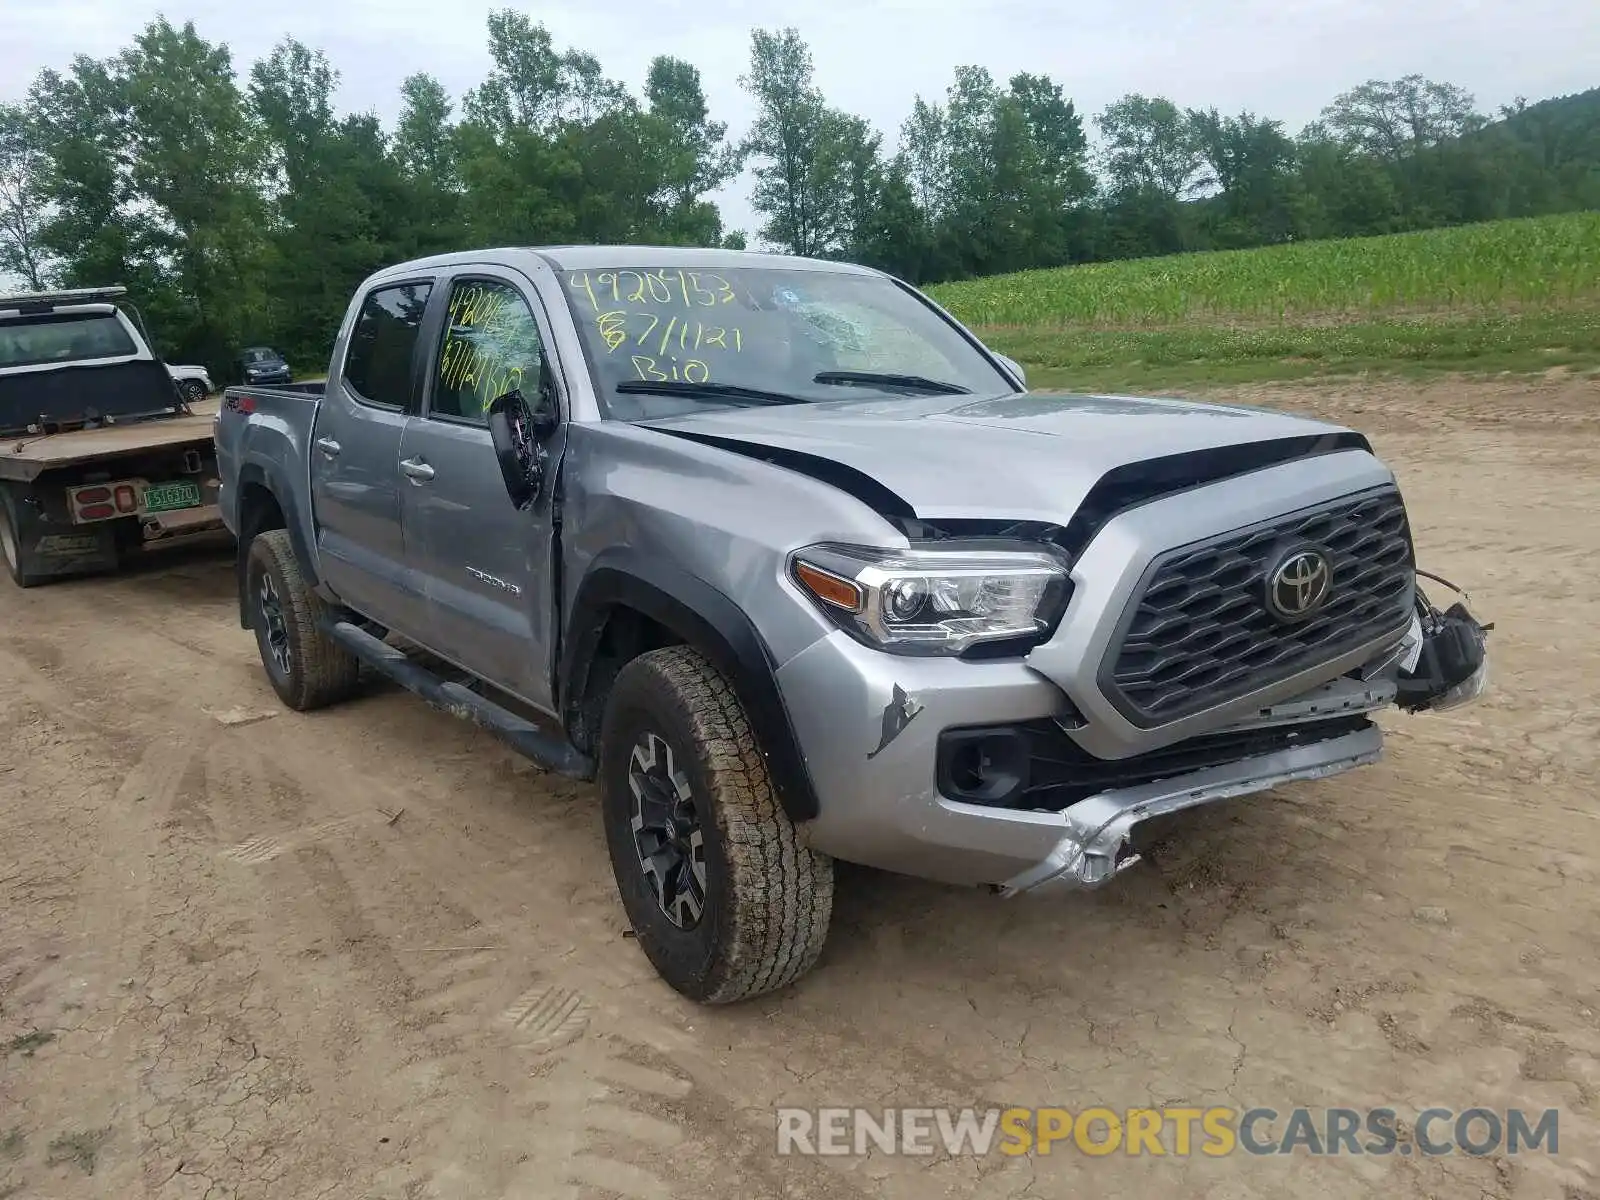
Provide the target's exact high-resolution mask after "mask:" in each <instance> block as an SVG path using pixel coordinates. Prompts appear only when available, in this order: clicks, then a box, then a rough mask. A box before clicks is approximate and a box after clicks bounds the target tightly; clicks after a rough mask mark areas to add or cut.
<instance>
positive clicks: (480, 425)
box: [400, 271, 565, 709]
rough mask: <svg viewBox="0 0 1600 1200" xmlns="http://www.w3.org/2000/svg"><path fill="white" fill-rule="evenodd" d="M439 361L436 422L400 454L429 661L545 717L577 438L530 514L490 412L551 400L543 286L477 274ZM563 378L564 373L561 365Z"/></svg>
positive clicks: (449, 320) (432, 373) (553, 452)
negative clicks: (554, 503) (516, 399)
mask: <svg viewBox="0 0 1600 1200" xmlns="http://www.w3.org/2000/svg"><path fill="white" fill-rule="evenodd" d="M443 286H445V287H447V288H448V289H449V296H448V306H447V308H446V310H445V312H444V316H443V328H442V329H440V330H439V332H438V334H437V335H436V341H435V343H434V345H433V347H432V353H431V354H430V356H429V367H428V379H427V383H426V390H425V395H424V401H423V406H422V411H421V413H420V415H419V416H418V417H417V418H415V419H414V420H412V421H411V422H410V423H409V424H408V425H407V426H406V430H405V435H404V437H403V439H402V442H401V446H400V472H401V478H402V479H403V480H404V482H403V483H402V484H401V493H402V505H403V508H404V521H405V530H406V549H407V554H408V557H410V559H411V562H412V566H413V569H414V570H415V571H416V573H417V574H418V576H419V577H420V578H421V580H422V586H423V591H424V596H425V602H426V606H427V614H428V619H427V628H428V631H429V643H428V648H429V649H430V650H433V651H434V652H435V653H437V654H439V655H441V656H442V657H444V658H446V659H449V660H450V661H452V662H454V663H455V664H456V665H457V666H461V667H465V668H466V669H467V670H469V671H471V672H472V673H473V674H475V675H478V676H480V677H482V678H483V679H486V680H488V681H489V682H490V683H493V684H494V685H495V686H497V687H500V688H503V689H505V690H506V691H509V692H511V693H512V694H514V695H516V696H519V697H521V698H522V699H524V700H526V701H528V702H530V703H532V704H534V705H536V706H538V707H540V708H544V709H548V708H549V707H550V705H551V703H552V686H551V672H550V665H551V648H552V646H553V645H554V620H555V605H554V575H553V572H552V556H553V554H554V553H555V550H554V529H553V525H552V520H551V515H552V514H551V492H552V490H553V481H554V478H555V467H556V464H557V462H558V461H559V459H560V456H561V449H562V446H563V443H564V440H565V429H564V427H562V426H560V425H558V426H557V428H556V431H555V432H554V433H553V434H552V435H551V436H550V438H549V439H548V440H547V441H546V442H545V449H546V451H547V453H548V455H549V459H548V462H547V464H546V480H547V482H546V484H545V487H544V489H543V491H542V492H541V493H540V494H539V495H538V496H537V497H536V498H535V499H534V501H533V503H532V504H530V505H529V506H528V507H527V508H525V509H521V510H518V509H517V508H516V507H515V506H514V505H513V504H512V501H511V498H510V496H509V495H508V494H507V491H506V485H505V481H504V478H503V476H502V475H501V471H500V467H499V463H498V460H497V459H496V457H495V450H494V445H493V442H492V441H491V440H490V437H489V429H488V423H487V419H486V416H485V410H486V409H487V408H488V406H489V404H490V402H491V401H493V400H494V399H495V397H497V396H499V395H501V394H502V393H504V392H507V391H510V390H512V389H521V391H522V392H523V394H524V396H526V398H527V401H528V404H529V406H530V407H533V408H538V407H539V406H540V405H541V404H542V405H546V406H550V407H556V406H557V402H556V398H555V396H554V395H548V396H544V397H541V395H540V380H541V377H542V368H543V366H544V357H545V347H546V346H547V345H549V343H550V336H549V331H548V326H547V325H546V324H545V323H544V314H543V310H542V309H541V308H540V306H539V304H538V301H537V298H536V293H535V291H534V288H533V285H532V284H531V282H529V281H528V280H527V279H525V278H523V277H521V276H520V275H516V274H514V273H511V272H505V273H501V272H498V271H496V272H492V273H479V272H473V273H470V274H467V273H463V274H459V275H456V276H454V277H452V278H449V279H447V280H445V281H443ZM551 372H552V376H553V375H554V373H555V372H554V364H553V363H552V364H551Z"/></svg>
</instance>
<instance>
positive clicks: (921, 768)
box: [779, 604, 1486, 895]
mask: <svg viewBox="0 0 1600 1200" xmlns="http://www.w3.org/2000/svg"><path fill="white" fill-rule="evenodd" d="M1485 632H1486V629H1485V627H1484V626H1480V625H1478V624H1477V622H1476V621H1474V620H1473V619H1472V618H1471V617H1470V615H1468V614H1467V613H1466V611H1465V609H1464V608H1462V607H1461V606H1456V607H1454V608H1452V609H1451V610H1449V611H1448V612H1446V613H1440V612H1439V611H1438V610H1437V609H1434V608H1432V607H1431V606H1429V605H1426V604H1424V605H1423V606H1421V607H1420V609H1419V619H1418V621H1417V622H1416V623H1414V624H1413V626H1412V628H1411V631H1410V632H1409V633H1408V634H1407V635H1406V636H1405V637H1404V638H1402V639H1399V640H1397V641H1396V642H1393V643H1391V644H1390V645H1388V646H1386V647H1385V648H1384V649H1383V650H1382V652H1381V653H1379V654H1377V655H1375V656H1374V657H1373V658H1372V659H1371V660H1369V661H1368V662H1367V663H1365V664H1363V665H1362V666H1361V667H1360V669H1358V670H1355V671H1352V672H1350V673H1349V674H1347V675H1345V676H1342V677H1340V678H1338V679H1336V680H1333V681H1331V682H1328V683H1324V684H1322V685H1320V686H1318V687H1315V688H1312V689H1310V690H1308V691H1306V692H1303V693H1301V694H1300V695H1297V696H1291V697H1288V698H1286V699H1284V700H1281V701H1279V702H1277V703H1273V704H1269V705H1267V706H1265V707H1261V708H1258V709H1254V710H1248V709H1247V710H1245V711H1244V712H1242V713H1238V714H1235V717H1234V719H1233V721H1231V722H1229V723H1227V724H1226V725H1225V726H1224V727H1222V728H1217V729H1213V730H1212V731H1210V732H1209V733H1206V734H1205V735H1203V736H1200V737H1194V738H1191V739H1189V740H1187V741H1185V742H1180V743H1177V744H1169V745H1159V746H1153V747H1152V749H1151V750H1150V751H1148V752H1146V753H1145V754H1140V755H1134V756H1131V757H1127V758H1124V759H1120V760H1112V759H1103V758H1096V757H1094V756H1092V755H1087V754H1086V752H1084V751H1083V750H1082V748H1081V746H1079V745H1078V744H1077V738H1076V737H1075V732H1076V731H1075V730H1073V729H1072V727H1071V723H1070V720H1066V719H1063V714H1065V713H1070V711H1071V709H1070V706H1069V705H1068V704H1067V703H1066V701H1067V697H1065V696H1064V695H1063V693H1062V692H1061V691H1060V690H1059V689H1058V688H1057V687H1056V686H1055V685H1054V684H1053V683H1051V682H1050V681H1048V680H1047V679H1045V678H1044V677H1043V676H1041V675H1040V674H1039V673H1037V672H1035V671H1033V670H1031V669H1030V668H1029V667H1027V666H1026V665H1025V664H1023V663H1021V662H1005V661H999V662H989V663H967V662H960V661H952V660H940V659H922V660H907V659H904V658H901V659H894V658H892V657H891V656H887V655H883V654H878V653H875V652H873V651H871V650H869V649H867V648H866V647H863V646H861V645H859V644H858V643H856V642H854V641H852V640H851V639H849V638H848V637H846V636H845V635H844V634H842V633H841V634H837V635H833V636H830V637H828V638H825V639H823V640H822V641H820V642H817V643H815V644H813V645H812V646H811V647H809V648H808V649H807V650H805V651H803V652H802V653H801V654H800V655H798V656H796V657H795V658H794V659H792V660H790V662H788V663H787V664H785V665H784V666H783V667H782V668H780V670H779V682H780V686H781V687H782V690H783V693H784V696H785V699H786V701H787V702H788V707H789V711H790V714H791V717H792V718H793V720H794V722H795V725H796V732H797V733H798V734H799V735H800V741H801V745H802V746H803V747H804V749H805V753H806V759H807V765H808V767H809V768H810V770H811V772H812V776H813V779H814V781H815V783H816V785H817V790H818V794H819V795H820V797H821V798H822V812H821V813H820V814H819V816H818V817H817V818H816V819H815V820H814V821H811V822H808V823H807V825H806V826H805V836H806V837H807V838H808V840H809V841H810V844H811V845H812V846H814V847H815V848H816V849H818V850H820V851H822V852H824V853H827V854H830V855H833V856H835V857H838V858H841V859H844V860H846V861H850V862H857V863H862V864H864V865H867V866H873V867H878V868H881V869H885V870H890V871H897V872H901V873H904V874H909V875H915V876H919V877H922V878H928V879H936V880H941V881H944V882H949V883H956V884H966V885H980V886H990V887H993V888H995V889H996V890H998V891H1000V892H1001V893H1003V894H1006V895H1015V894H1017V893H1021V892H1029V891H1038V890H1057V889H1066V888H1092V887H1097V886H1100V885H1102V884H1104V883H1106V882H1108V881H1109V880H1111V879H1113V878H1115V877H1116V876H1117V875H1118V874H1120V873H1121V872H1122V871H1123V870H1125V869H1127V868H1128V867H1130V866H1133V865H1134V864H1135V863H1137V862H1138V861H1139V858H1138V855H1137V854H1136V853H1135V852H1134V851H1133V850H1132V848H1131V845H1132V842H1131V839H1132V836H1133V834H1134V831H1135V830H1136V829H1137V827H1138V826H1140V825H1141V824H1143V823H1144V822H1146V821H1148V820H1150V819H1152V818H1155V817H1159V816H1165V815H1167V814H1170V813H1174V812H1179V811H1182V810H1185V809H1189V808H1195V807H1199V806H1201V805H1206V804H1212V803H1217V802H1220V801H1223V800H1229V799H1233V798H1236V797H1240V796H1245V795H1249V794H1251V793H1255V792H1261V791H1265V790H1267V789H1270V788H1274V787H1277V786H1279V785H1281V784H1284V783H1291V782H1297V781H1302V780H1316V779H1326V778H1329V777H1331V776H1334V775H1338V774H1341V773H1343V772H1345V771H1348V770H1352V769H1354V768H1356V767H1360V766H1365V765H1367V764H1370V763H1373V762H1375V761H1377V759H1378V758H1379V757H1380V756H1381V753H1382V748H1383V734H1382V731H1381V730H1380V729H1379V728H1378V727H1377V726H1376V725H1374V724H1372V723H1371V721H1370V716H1371V715H1372V714H1374V713H1376V712H1379V711H1382V710H1385V709H1391V708H1393V707H1395V706H1396V705H1397V704H1398V705H1399V706H1400V707H1402V708H1404V709H1407V710H1409V711H1425V710H1440V709H1443V708H1446V707H1453V706H1455V705H1458V704H1461V703H1465V702H1467V701H1468V700H1470V699H1472V698H1474V697H1475V696H1476V695H1478V694H1479V693H1481V691H1482V688H1483V681H1484V677H1485V667H1486V656H1485V654H1484V639H1483V635H1484V633H1485ZM995 731H998V736H1001V737H1011V738H1013V739H1017V740H1018V744H1020V745H1022V746H1024V747H1025V750H1024V751H1022V753H1025V754H1031V755H1032V758H1031V760H1030V767H1031V769H1032V770H1033V772H1034V778H1033V781H1034V783H1035V784H1037V783H1038V780H1039V766H1040V764H1041V763H1044V764H1046V765H1048V766H1051V767H1053V768H1055V769H1057V775H1056V780H1057V781H1058V782H1059V781H1065V782H1064V783H1060V785H1059V786H1057V783H1051V784H1050V785H1049V786H1047V787H1039V786H1035V787H1032V788H1026V787H1017V788H1013V790H1012V792H1011V793H1010V794H1008V795H1006V796H998V795H994V794H991V795H987V796H985V795H981V794H980V792H979V791H978V790H977V789H973V788H971V787H968V788H967V789H966V790H963V786H962V781H961V780H960V779H959V778H953V775H954V773H953V772H952V771H951V770H950V769H949V762H948V758H947V755H946V747H945V742H946V739H947V738H948V737H950V736H951V735H958V736H976V737H977V738H978V739H979V740H980V741H981V740H982V739H984V738H986V737H987V736H989V735H990V734H991V733H992V732H995ZM983 752H984V754H985V755H986V756H987V757H986V759H985V761H986V762H988V763H995V762H998V763H999V764H1000V769H1001V770H1002V771H1003V770H1004V769H1005V761H1006V753H1007V751H1006V746H1005V743H1004V742H1003V741H997V742H996V743H994V753H989V749H988V747H985V748H984V750H983ZM1063 764H1065V765H1063ZM1085 780H1089V781H1091V782H1092V784H1093V785H1092V786H1091V787H1085V786H1082V785H1083V782H1084V781H1085ZM1096 780H1105V781H1107V785H1106V786H1101V785H1100V784H1099V783H1093V781H1096ZM1063 796H1065V797H1066V800H1065V802H1063V801H1062V800H1061V797H1063Z"/></svg>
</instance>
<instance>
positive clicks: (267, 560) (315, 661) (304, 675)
mask: <svg viewBox="0 0 1600 1200" xmlns="http://www.w3.org/2000/svg"><path fill="white" fill-rule="evenodd" d="M245 567H246V569H245V587H246V589H247V603H248V606H249V609H248V610H249V613H250V624H251V627H252V628H253V629H254V630H255V635H256V647H257V648H258V649H259V650H260V651H261V665H262V666H263V667H265V668H266V670H267V679H268V680H269V681H270V682H271V683H272V690H273V691H275V692H277V693H278V698H279V699H280V700H282V701H283V702H284V703H285V704H287V705H288V706H289V707H290V708H292V709H295V710H296V711H298V712H306V711H309V710H310V709H313V708H322V707H324V706H326V705H329V704H334V703H336V702H337V701H340V700H343V699H345V698H346V697H348V696H349V695H351V694H352V693H353V692H354V691H355V689H356V683H357V677H358V676H359V674H360V672H361V661H360V660H359V659H358V658H356V656H355V655H353V654H351V653H350V652H349V651H348V650H346V649H345V648H344V647H343V646H341V645H339V643H338V642H335V641H334V640H333V639H332V638H330V637H329V636H328V635H327V634H326V633H324V632H323V628H322V619H323V616H324V614H325V608H324V605H323V603H322V599H321V597H319V596H318V595H317V593H316V592H315V591H314V590H313V589H312V587H311V585H310V583H308V582H307V581H306V577H305V575H304V573H303V572H302V571H301V570H300V560H299V559H297V558H296V557H295V553H294V545H293V543H292V542H290V540H289V533H288V530H285V529H269V530H268V531H267V532H265V533H261V534H257V535H256V539H255V540H254V541H253V542H251V543H250V550H249V558H248V560H247V562H246V564H245Z"/></svg>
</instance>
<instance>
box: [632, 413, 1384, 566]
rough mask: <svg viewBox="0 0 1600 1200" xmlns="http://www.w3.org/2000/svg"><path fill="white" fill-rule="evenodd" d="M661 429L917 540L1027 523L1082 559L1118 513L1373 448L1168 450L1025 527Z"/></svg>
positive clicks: (1107, 477)
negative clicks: (930, 514) (945, 514)
mask: <svg viewBox="0 0 1600 1200" xmlns="http://www.w3.org/2000/svg"><path fill="white" fill-rule="evenodd" d="M656 431H657V432H658V433H665V434H670V435H671V436H672V437H679V438H684V439H686V440H688V441H691V442H698V443H700V444H701V445H705V446H715V447H716V448H718V449H719V450H727V451H729V452H730V453H733V454H739V455H742V456H743V457H745V458H751V459H755V460H756V461H758V462H765V463H770V464H772V465H773V466H775V467H784V468H787V469H788V470H791V471H796V472H798V473H799V474H801V475H805V476H807V477H809V478H811V479H815V480H817V481H818V482H819V483H825V484H827V485H828V486H830V487H835V488H838V489H839V490H840V491H842V492H844V493H846V494H847V495H850V496H854V497H855V498H856V499H857V500H859V501H861V502H862V503H863V504H865V505H866V506H867V507H868V508H870V509H872V510H873V511H874V512H876V513H877V514H878V515H879V516H881V517H883V518H884V519H885V520H887V521H889V522H890V523H891V524H893V525H894V526H895V527H896V528H898V529H900V530H901V532H903V533H905V534H906V535H907V536H908V537H910V538H911V539H912V540H913V541H917V540H922V539H927V538H940V537H961V536H982V535H985V534H987V535H994V534H997V533H1001V532H1009V533H1011V534H1013V535H1016V534H1017V533H1018V532H1019V530H1020V529H1021V528H1023V527H1024V526H1025V527H1026V528H1028V529H1031V530H1033V531H1034V532H1035V533H1036V535H1037V536H1038V537H1039V540H1041V541H1048V542H1051V543H1052V544H1054V545H1056V546H1059V547H1060V548H1061V549H1063V550H1065V551H1066V552H1067V553H1068V554H1069V555H1070V556H1071V557H1072V558H1074V559H1076V558H1077V557H1078V556H1079V555H1080V554H1082V553H1083V551H1084V549H1085V548H1086V547H1087V546H1088V545H1089V543H1090V542H1091V541H1093V540H1094V536H1095V534H1097V533H1099V532H1100V530H1101V529H1102V528H1103V527H1104V526H1105V524H1106V523H1107V522H1108V521H1110V520H1111V519H1112V518H1113V517H1116V516H1119V515H1120V514H1122V513H1125V512H1128V511H1129V510H1130V509H1134V508H1139V507H1141V506H1143V505H1146V504H1151V503H1153V502H1155V501H1157V500H1162V499H1165V498H1166V497H1168V496H1174V495H1177V494H1179V493H1181V492H1187V491H1192V490H1193V489H1195V488H1200V487H1206V486H1208V485H1210V484H1213V483H1220V482H1221V481H1222V480H1224V479H1232V478H1235V477H1236V476H1239V475H1248V474H1249V473H1250V472H1252V471H1261V470H1265V469H1266V468H1268V467H1276V466H1281V465H1282V464H1283V463H1287V462H1296V461H1301V460H1304V459H1309V458H1319V457H1321V456H1322V455H1325V454H1337V453H1340V452H1341V451H1346V450H1364V451H1366V452H1368V453H1371V451H1372V444H1371V443H1370V442H1369V441H1368V440H1367V439H1366V437H1365V436H1364V435H1363V434H1360V433H1356V432H1354V431H1350V430H1342V431H1339V432H1335V433H1327V434H1315V435H1311V436H1308V437H1289V438H1273V439H1270V440H1268V441H1260V442H1241V443H1239V444H1237V445H1231V446H1213V447H1209V448H1207V449H1204V450H1187V451H1184V452H1183V453H1181V454H1168V455H1163V456H1162V457H1160V458H1149V459H1144V460H1142V461H1140V462H1132V463H1125V464H1123V465H1122V466H1120V467H1113V468H1112V469H1111V470H1109V471H1107V472H1106V473H1105V474H1104V475H1102V476H1101V477H1100V478H1099V479H1098V480H1097V481H1096V482H1095V484H1094V486H1093V487H1092V488H1090V489H1089V492H1088V494H1087V495H1086V496H1085V497H1084V498H1083V503H1082V504H1080V505H1079V506H1078V511H1077V512H1075V513H1074V514H1073V515H1072V519H1071V520H1070V521H1068V522H1067V524H1066V525H1065V526H1051V525H1045V524H1043V523H1038V522H1025V523H1023V526H1019V525H1018V524H1017V523H1016V522H1013V521H1006V520H998V519H996V520H989V519H983V518H966V519H960V520H938V519H934V520H924V519H923V518H921V517H919V515H918V513H917V511H916V509H914V508H913V507H912V506H911V504H910V503H908V502H907V501H906V500H905V498H904V497H902V496H901V495H900V494H899V493H897V492H895V491H893V490H891V489H890V488H887V487H885V486H884V485H883V484H881V483H879V482H878V481H877V480H876V479H873V478H872V477H871V476H870V475H867V474H866V473H864V472H862V471H858V470H857V469H856V468H854V467H851V466H846V465H845V464H844V463H841V462H836V461H835V460H833V459H831V458H826V457H823V456H822V455H817V454H807V453H805V452H804V451H800V450H790V449H787V448H785V447H781V446H769V445H766V444H764V443H761V442H747V441H744V440H742V439H739V438H725V437H715V436H712V435H709V434H704V433H690V432H687V431H685V430H679V429H662V428H659V427H657V430H656Z"/></svg>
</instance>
